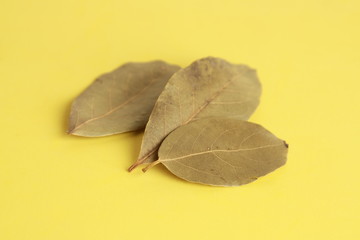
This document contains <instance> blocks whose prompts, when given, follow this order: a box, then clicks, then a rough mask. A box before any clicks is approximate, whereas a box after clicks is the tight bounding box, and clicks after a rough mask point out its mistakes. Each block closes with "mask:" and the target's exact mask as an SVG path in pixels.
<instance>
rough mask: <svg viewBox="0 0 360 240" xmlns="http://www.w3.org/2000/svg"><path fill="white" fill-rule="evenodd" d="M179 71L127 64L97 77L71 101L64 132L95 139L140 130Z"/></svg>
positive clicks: (150, 64)
mask: <svg viewBox="0 0 360 240" xmlns="http://www.w3.org/2000/svg"><path fill="white" fill-rule="evenodd" d="M179 68H180V67H178V66H175V65H169V64H167V63H165V62H162V61H153V62H147V63H128V64H125V65H123V66H121V67H119V68H118V69H116V70H114V71H113V72H110V73H106V74H104V75H102V76H100V77H99V78H98V79H96V80H95V82H93V83H92V84H91V85H90V86H89V87H88V88H87V89H86V90H85V91H84V92H83V93H81V94H80V96H78V97H77V98H76V99H75V100H74V102H73V104H72V107H71V113H70V124H69V129H68V133H70V134H73V135H78V136H86V137H99V136H106V135H112V134H116V133H121V132H128V131H134V130H138V129H141V128H144V126H145V125H146V123H147V121H148V118H149V115H150V113H151V111H152V109H153V107H154V104H155V102H156V99H157V98H158V96H159V95H160V93H161V91H162V90H163V88H164V86H165V84H166V83H167V81H168V80H169V78H170V77H171V75H172V74H173V73H174V72H176V71H177V70H179Z"/></svg>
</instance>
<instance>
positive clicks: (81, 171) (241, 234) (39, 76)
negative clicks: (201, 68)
mask: <svg viewBox="0 0 360 240" xmlns="http://www.w3.org/2000/svg"><path fill="white" fill-rule="evenodd" d="M359 26H360V1H358V0H353V1H351V0H341V1H340V0H339V1H335V0H333V1H326V0H323V1H313V0H308V1H304V0H303V1H286V0H284V1H280V0H278V1H265V0H264V1H250V0H249V1H240V0H234V1H227V0H222V1H210V0H203V1H195V0H181V1H180V0H179V1H165V0H164V1H160V0H152V1H145V0H143V1H134V0H129V1H123V0H120V1H116V0H113V1H104V0H102V1H84V0H81V1H78V0H77V1H70V0H66V1H45V0H43V1H35V0H34V1H32V0H31V1H30V0H29V1H18V0H12V1H5V0H1V8H0V30H1V32H0V83H1V85H0V86H1V88H0V89H1V94H0V109H1V118H0V126H1V138H0V141H1V145H0V239H1V240H15V239H16V240H24V239H31V240H32V239H34V240H57V239H59V240H72V239H74V240H80V239H86V240H92V239H94V240H95V239H96V240H99V239H104V240H119V239H156V240H162V239H181V240H184V239H206V240H209V239H210V240H211V239H217V240H218V239H262V240H263V239H276V240H279V239H286V240H288V239H291V240H292V239H295V240H296V239H301V240H303V239H317V240H318V239H327V240H328V239H360V228H359V225H360V217H359V216H360V185H359V183H360V180H359V171H360V156H359V154H358V152H359V135H360V131H359V130H360V127H359V122H360V113H359V104H360V99H359V95H360V93H359V88H360V79H359V75H360V44H359V43H360V31H359ZM208 55H212V56H217V57H222V58H225V59H228V60H229V61H232V62H236V63H246V64H249V65H250V66H252V67H254V68H256V69H257V70H258V73H259V76H260V78H261V81H262V83H263V90H264V91H263V96H262V102H261V104H260V107H259V108H258V110H257V112H256V113H255V114H254V116H253V117H252V118H251V120H252V121H254V122H257V123H260V124H262V125H263V126H265V127H266V128H268V129H269V130H270V131H272V132H273V133H275V134H276V135H278V136H279V137H281V138H283V139H285V140H287V142H289V144H290V151H289V160H288V164H287V165H286V166H285V167H282V168H281V169H279V170H278V171H276V172H274V173H272V174H270V175H268V176H266V177H263V178H261V179H259V180H258V181H256V182H254V183H251V184H249V185H245V186H242V187H235V188H220V187H208V186H202V185H196V184H191V183H187V182H185V181H182V180H180V179H178V178H176V177H173V176H172V175H171V174H170V173H168V172H167V171H166V169H165V168H164V167H161V166H156V167H155V168H153V169H152V170H151V171H149V172H148V173H146V174H143V173H142V172H141V171H135V172H133V173H132V174H129V173H128V172H127V171H126V168H127V167H128V166H129V165H130V164H131V163H132V162H133V160H135V158H136V157H137V153H138V151H139V147H140V142H141V137H142V135H141V134H139V133H138V134H133V133H128V134H121V135H117V136H112V137H104V138H97V139H88V138H81V137H74V136H68V135H66V134H65V129H66V125H67V117H68V114H69V106H70V102H71V101H72V99H74V97H76V96H77V94H79V93H80V92H81V91H82V90H83V89H84V88H85V87H86V86H87V85H88V84H90V83H91V82H92V80H93V79H94V78H95V77H96V76H98V75H99V74H101V73H103V72H106V71H110V70H112V69H114V68H115V67H117V66H118V65H120V64H122V63H125V62H127V61H147V60H153V59H163V60H166V61H169V62H171V63H176V64H180V65H181V66H186V65H188V64H190V63H191V62H192V61H193V60H195V59H197V58H200V57H204V56H208Z"/></svg>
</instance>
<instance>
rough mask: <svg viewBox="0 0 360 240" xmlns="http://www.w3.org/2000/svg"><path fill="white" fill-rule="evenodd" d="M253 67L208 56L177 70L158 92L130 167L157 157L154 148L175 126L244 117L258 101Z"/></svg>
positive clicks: (258, 83)
mask: <svg viewBox="0 0 360 240" xmlns="http://www.w3.org/2000/svg"><path fill="white" fill-rule="evenodd" d="M260 95H261V85H260V82H259V80H258V78H257V76H256V71H255V70H253V69H251V68H249V67H248V66H245V65H235V64H231V63H229V62H227V61H225V60H223V59H220V58H214V57H207V58H203V59H200V60H197V61H195V62H193V63H192V64H191V65H190V66H188V67H186V68H184V69H181V70H179V71H178V72H176V73H175V74H174V75H173V76H172V77H171V78H170V79H169V81H168V83H167V85H166V86H165V88H164V91H163V92H162V93H161V94H160V96H159V98H158V100H157V102H156V104H155V106H154V109H153V111H152V113H151V115H150V118H149V121H148V123H147V125H146V128H145V133H144V137H143V141H142V145H141V150H140V154H139V157H138V160H137V161H136V162H135V163H134V164H133V165H132V166H131V167H130V168H129V171H131V170H132V169H134V168H135V167H137V166H138V165H140V164H142V163H144V162H151V161H154V160H156V159H157V150H158V148H159V146H160V144H161V142H162V141H163V140H164V138H165V137H166V136H167V135H168V134H169V133H170V132H171V131H173V130H174V129H176V128H177V127H179V126H182V125H185V124H187V123H189V122H190V121H193V120H196V119H200V118H204V117H224V116H225V117H232V118H235V119H242V120H246V119H248V118H249V117H250V115H251V114H252V113H253V112H254V111H255V109H256V107H257V106H258V104H259V98H260Z"/></svg>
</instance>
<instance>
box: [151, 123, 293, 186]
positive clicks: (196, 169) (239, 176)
mask: <svg viewBox="0 0 360 240" xmlns="http://www.w3.org/2000/svg"><path fill="white" fill-rule="evenodd" d="M287 151H288V145H287V144H286V143H285V142H284V141H283V140H280V139H278V138H277V137H276V136H274V135H273V134H272V133H270V132H269V131H267V130H266V129H264V128H263V127H262V126H260V125H257V124H254V123H250V122H246V121H241V120H235V119H224V118H208V119H201V120H197V121H194V122H191V123H189V124H187V125H185V126H182V127H179V128H177V129H176V130H175V131H173V132H172V133H170V134H169V136H168V137H167V138H166V139H165V140H164V141H163V143H162V144H161V147H160V149H159V160H158V161H156V162H154V163H153V164H152V165H155V164H156V163H159V162H160V163H162V164H164V165H165V166H166V168H168V169H169V170H170V171H171V172H172V173H173V174H175V175H176V176H178V177H180V178H182V179H185V180H187V181H190V182H195V183H202V184H208V185H216V186H238V185H242V184H246V183H249V182H252V181H254V180H256V179H257V178H258V177H261V176H263V175H266V174H268V173H270V172H272V171H274V170H275V169H277V168H279V167H280V166H282V165H284V164H285V162H286V156H287Z"/></svg>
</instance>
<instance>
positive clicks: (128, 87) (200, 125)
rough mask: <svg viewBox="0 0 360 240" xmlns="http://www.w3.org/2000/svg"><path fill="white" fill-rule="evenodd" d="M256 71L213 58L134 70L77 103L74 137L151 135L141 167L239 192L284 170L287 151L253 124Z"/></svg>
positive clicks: (112, 76) (111, 77)
mask: <svg viewBox="0 0 360 240" xmlns="http://www.w3.org/2000/svg"><path fill="white" fill-rule="evenodd" d="M260 95H261V85H260V82H259V80H258V78H257V75H256V71H255V70H253V69H251V68H249V67H248V66H246V65H238V64H231V63H229V62H227V61H225V60H223V59H220V58H214V57H207V58H202V59H199V60H197V61H195V62H193V63H192V64H191V65H190V66H188V67H185V68H180V67H179V66H176V65H170V64H167V63H165V62H163V61H152V62H146V63H127V64H124V65H122V66H121V67H119V68H117V69H115V70H114V71H112V72H110V73H106V74H103V75H101V76H100V77H98V78H97V79H96V80H95V81H94V82H93V83H92V84H91V85H90V86H89V87H88V88H87V89H86V90H85V91H84V92H83V93H81V94H80V95H79V96H78V97H77V98H76V99H75V100H74V102H73V103H72V107H71V113H70V122H69V129H68V133H69V134H72V135H77V136H84V137H100V136H107V135H112V134H117V133H123V132H128V131H135V130H141V129H143V128H144V127H145V132H144V136H143V140H142V145H141V150H140V154H139V157H138V159H137V160H136V161H135V163H134V164H133V165H132V166H131V167H130V168H129V171H132V170H133V169H134V168H136V167H138V166H139V165H142V164H147V166H146V167H145V168H144V169H143V171H144V172H145V171H146V170H147V169H149V168H150V167H152V166H154V165H156V164H159V163H161V164H163V165H165V167H166V168H167V169H169V170H170V171H171V172H172V173H173V174H175V175H176V176H178V177H180V178H182V179H185V180H187V181H190V182H195V183H202V184H207V185H215V186H238V185H242V184H246V183H249V182H252V181H254V180H256V179H257V178H258V177H261V176H263V175H265V174H267V173H270V172H272V171H274V170H275V169H277V168H279V167H280V166H282V165H284V164H285V162H286V158H287V150H288V145H287V144H286V142H285V141H283V140H281V139H279V138H277V137H276V136H274V135H273V134H272V133H270V132H269V131H267V130H266V129H265V128H263V127H262V126H260V125H258V124H254V123H250V122H247V121H246V120H247V119H248V118H249V117H250V115H251V114H252V113H253V112H254V111H255V109H256V107H257V106H258V104H259V98H260Z"/></svg>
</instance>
